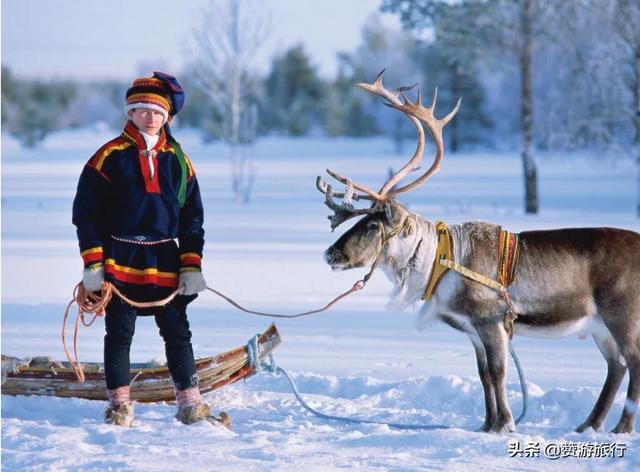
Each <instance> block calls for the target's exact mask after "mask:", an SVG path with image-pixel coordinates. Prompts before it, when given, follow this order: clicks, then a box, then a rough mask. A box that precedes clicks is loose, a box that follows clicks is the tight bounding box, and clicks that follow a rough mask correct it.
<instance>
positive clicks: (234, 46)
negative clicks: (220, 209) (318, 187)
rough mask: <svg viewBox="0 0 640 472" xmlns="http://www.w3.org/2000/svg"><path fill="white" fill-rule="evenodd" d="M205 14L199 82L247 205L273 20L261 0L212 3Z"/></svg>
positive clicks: (198, 36) (196, 36)
mask: <svg viewBox="0 0 640 472" xmlns="http://www.w3.org/2000/svg"><path fill="white" fill-rule="evenodd" d="M200 13H201V15H200V18H201V26H200V27H199V28H198V29H196V30H194V32H193V40H194V54H195V64H194V71H195V78H196V79H197V82H198V84H199V86H200V87H201V90H202V91H203V92H204V93H205V94H206V95H207V96H208V97H209V99H210V100H211V103H212V105H213V108H214V110H212V114H213V115H214V116H215V117H216V118H217V120H212V121H211V122H212V123H213V125H214V126H215V127H216V128H217V129H216V132H217V134H218V135H219V136H220V137H221V138H222V139H224V140H225V141H226V142H227V143H228V144H229V149H230V157H231V167H232V182H231V184H232V189H233V194H234V199H235V201H236V202H237V203H243V202H245V203H246V202H247V201H248V196H249V193H250V191H251V184H252V183H253V178H254V176H253V173H254V170H255V166H254V164H253V159H252V157H251V156H252V149H251V144H252V142H253V140H254V139H255V136H256V130H255V127H256V121H257V116H256V114H255V112H253V111H252V110H254V109H255V107H254V104H255V102H256V95H257V93H258V87H259V80H258V79H257V75H256V73H255V72H254V71H253V70H252V64H253V59H254V58H255V56H256V54H257V52H258V51H259V50H260V48H261V47H262V46H263V44H264V42H265V40H266V39H267V37H268V36H269V32H270V23H271V20H270V16H269V13H268V11H267V10H266V9H265V7H264V5H263V4H262V2H259V1H257V0H244V1H239V0H211V1H209V2H208V3H207V4H206V5H205V6H204V7H203V8H202V11H201V12H200ZM217 123H219V126H217ZM243 124H249V125H250V127H248V128H247V127H243ZM241 147H242V149H241Z"/></svg>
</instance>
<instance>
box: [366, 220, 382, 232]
mask: <svg viewBox="0 0 640 472" xmlns="http://www.w3.org/2000/svg"><path fill="white" fill-rule="evenodd" d="M379 227H380V223H379V222H378V221H369V222H368V223H367V231H374V230H377V229H378V228H379Z"/></svg>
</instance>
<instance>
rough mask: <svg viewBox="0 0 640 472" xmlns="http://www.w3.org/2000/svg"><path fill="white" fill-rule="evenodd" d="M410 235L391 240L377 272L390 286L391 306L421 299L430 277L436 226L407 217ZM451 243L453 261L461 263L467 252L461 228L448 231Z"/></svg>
mask: <svg viewBox="0 0 640 472" xmlns="http://www.w3.org/2000/svg"><path fill="white" fill-rule="evenodd" d="M407 218H411V219H412V221H411V225H412V228H413V231H412V232H411V234H400V235H398V237H397V238H394V240H391V241H390V242H389V244H388V247H387V248H386V250H385V253H384V254H383V258H382V260H381V263H380V267H381V269H382V270H383V271H384V272H385V274H386V275H387V277H388V278H389V280H391V282H393V284H394V286H395V287H394V290H393V292H392V301H391V303H392V304H393V305H399V306H400V307H405V306H408V305H411V304H412V303H414V302H417V301H418V300H420V299H421V297H422V295H423V293H424V290H425V287H426V284H427V282H428V280H429V278H430V276H431V271H432V269H433V263H434V259H435V257H436V248H437V245H438V236H437V231H436V225H435V224H434V223H432V222H430V221H427V220H424V219H422V218H421V217H419V216H417V215H415V214H409V216H408V217H407ZM449 230H450V232H451V236H452V239H453V251H454V258H455V259H456V260H462V259H463V258H464V255H465V254H466V252H467V250H468V245H469V244H468V238H467V237H466V236H465V234H466V231H465V228H464V225H453V226H450V227H449Z"/></svg>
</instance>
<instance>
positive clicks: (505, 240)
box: [422, 221, 520, 338]
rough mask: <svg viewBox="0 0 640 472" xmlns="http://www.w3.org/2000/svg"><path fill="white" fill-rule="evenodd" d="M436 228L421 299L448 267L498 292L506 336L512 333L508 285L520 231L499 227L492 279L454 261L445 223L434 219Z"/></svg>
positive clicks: (426, 297)
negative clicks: (435, 242)
mask: <svg viewBox="0 0 640 472" xmlns="http://www.w3.org/2000/svg"><path fill="white" fill-rule="evenodd" d="M436 232H437V234H438V246H437V248H436V257H435V258H434V261H433V267H432V269H431V275H430V277H429V280H428V281H427V287H426V289H425V291H424V294H423V295H422V299H423V300H425V301H429V300H431V297H432V296H433V292H435V290H436V288H437V286H438V283H439V282H440V280H442V277H443V276H444V274H446V273H447V271H448V270H449V269H451V270H454V271H456V272H458V273H459V274H461V275H463V276H464V277H467V278H468V279H471V280H474V281H475V282H478V283H480V284H482V285H484V286H486V287H489V288H491V289H493V290H496V291H497V292H500V296H501V297H502V299H503V300H504V301H505V303H506V304H507V310H506V312H505V316H504V325H505V329H506V330H507V333H508V334H509V337H510V338H511V337H513V323H514V321H515V320H516V318H517V317H518V315H517V314H516V313H515V312H514V311H513V309H512V304H511V299H510V298H509V291H508V287H509V286H510V285H511V284H512V283H513V281H514V280H515V277H516V272H517V270H518V260H519V258H520V235H519V234H517V233H511V232H509V231H505V230H500V241H499V244H498V270H497V273H498V280H497V281H496V280H493V279H491V278H489V277H487V276H486V275H482V274H479V273H478V272H475V271H473V270H471V269H469V268H467V267H464V266H462V265H460V264H459V263H457V262H455V261H454V257H453V238H452V237H451V231H449V227H448V226H447V224H446V223H444V222H442V221H438V222H437V223H436Z"/></svg>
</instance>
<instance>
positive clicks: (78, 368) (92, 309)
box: [62, 272, 371, 382]
mask: <svg viewBox="0 0 640 472" xmlns="http://www.w3.org/2000/svg"><path fill="white" fill-rule="evenodd" d="M370 276H371V272H370V273H369V274H367V275H366V276H365V278H364V279H363V280H358V281H357V282H356V283H354V284H353V287H351V288H350V289H349V290H347V291H346V292H344V293H341V294H340V295H338V296H337V297H336V298H334V299H333V300H331V301H330V302H329V303H327V304H326V305H325V306H324V307H322V308H319V309H317V310H311V311H306V312H304V313H296V314H292V315H283V314H278V313H262V312H259V311H253V310H248V309H246V308H244V307H242V306H241V305H239V304H238V303H237V302H235V301H234V300H233V299H232V298H230V297H228V296H226V295H225V294H223V293H221V292H218V291H217V290H215V289H213V288H211V287H207V290H209V291H210V292H213V293H214V294H216V295H218V296H219V297H221V298H222V299H224V300H225V301H227V302H228V303H230V304H231V305H233V306H234V307H236V308H237V309H239V310H241V311H244V312H245V313H250V314H252V315H257V316H268V317H271V318H299V317H301V316H307V315H312V314H314V313H320V312H322V311H326V310H328V309H329V308H331V307H332V306H333V305H335V304H336V303H338V302H339V301H340V300H342V299H343V298H345V297H346V296H348V295H350V294H351V293H353V292H357V291H358V290H362V289H363V288H364V286H365V285H366V283H367V281H368V279H369V277H370ZM114 293H115V294H116V295H117V296H118V297H120V298H121V299H122V300H123V301H125V302H126V303H128V304H129V305H131V306H134V307H136V308H152V307H158V306H164V305H166V304H168V303H170V302H171V300H173V299H174V298H175V297H176V296H177V295H179V294H180V293H182V288H179V289H176V290H175V291H174V292H172V293H171V294H170V295H169V296H167V297H166V298H163V299H162V300H157V301H152V302H136V301H134V300H131V299H129V298H127V297H126V296H125V295H124V294H123V293H122V292H120V291H119V290H118V289H117V288H116V287H115V286H114V285H113V284H112V283H110V282H104V283H103V284H102V291H101V292H100V293H99V292H90V291H88V290H86V289H85V288H84V286H83V285H82V282H79V283H78V284H77V285H76V286H75V288H74V289H73V298H72V299H71V301H70V302H69V304H68V305H67V309H66V310H65V312H64V319H63V322H62V346H63V348H64V354H65V356H66V357H67V360H68V361H69V365H70V366H71V368H72V369H73V372H74V373H75V374H76V377H77V378H78V380H79V381H80V382H84V381H85V375H84V371H83V370H82V364H81V363H80V360H79V358H78V332H79V330H80V323H82V324H83V325H85V326H87V327H89V326H91V325H92V324H93V323H94V322H95V321H96V319H97V318H98V317H100V316H104V315H105V309H106V307H107V305H108V304H109V302H110V301H111V298H112V297H113V294H114ZM74 303H75V304H77V305H78V315H77V317H76V322H75V328H74V332H73V358H72V357H71V354H70V353H69V350H68V348H67V340H66V331H67V320H68V318H69V310H70V309H71V306H72V305H73V304H74ZM85 315H93V318H91V320H90V321H89V322H87V321H86V320H85Z"/></svg>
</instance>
